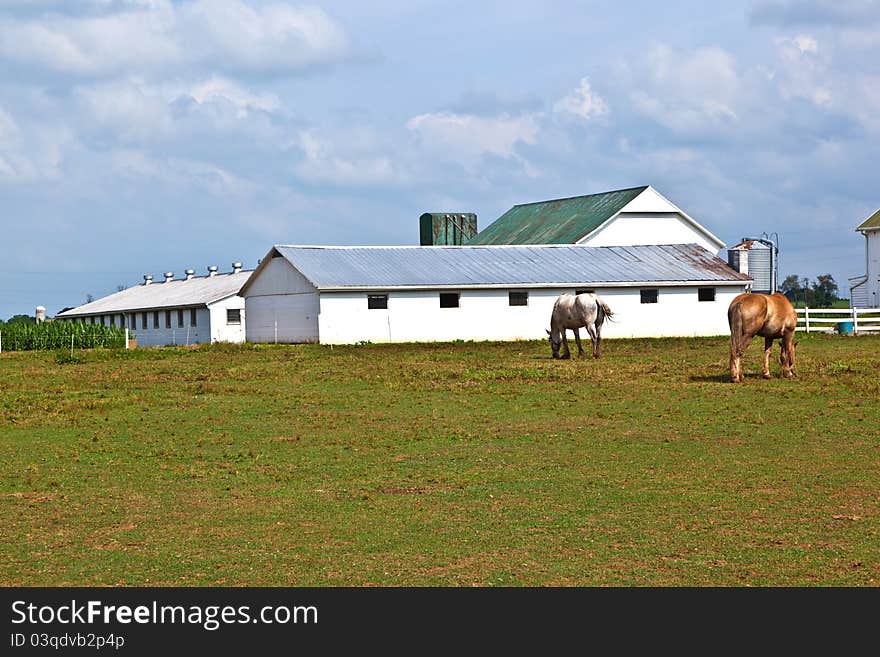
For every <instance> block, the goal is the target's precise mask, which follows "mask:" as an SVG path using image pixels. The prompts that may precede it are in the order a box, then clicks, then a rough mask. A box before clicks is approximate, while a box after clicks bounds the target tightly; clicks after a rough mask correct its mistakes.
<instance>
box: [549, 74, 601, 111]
mask: <svg viewBox="0 0 880 657" xmlns="http://www.w3.org/2000/svg"><path fill="white" fill-rule="evenodd" d="M553 111H554V112H560V113H564V114H573V115H575V116H579V117H580V118H582V119H584V120H585V121H588V120H590V119H592V118H595V117H597V116H602V115H603V114H607V113H608V103H606V102H605V99H603V98H602V97H601V96H600V95H599V94H597V93H595V92H594V91H593V90H592V89H591V88H590V80H589V78H581V83H580V86H578V87H577V88H576V89H575V90H574V91H572V92H571V93H570V94H568V95H567V96H565V97H564V98H562V99H560V100H558V101H557V102H556V104H555V105H554V106H553Z"/></svg>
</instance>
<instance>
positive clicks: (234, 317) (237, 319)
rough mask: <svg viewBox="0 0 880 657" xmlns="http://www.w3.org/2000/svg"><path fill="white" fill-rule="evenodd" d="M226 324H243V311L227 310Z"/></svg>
mask: <svg viewBox="0 0 880 657" xmlns="http://www.w3.org/2000/svg"><path fill="white" fill-rule="evenodd" d="M226 323H227V324H241V309H240V308H227V309H226Z"/></svg>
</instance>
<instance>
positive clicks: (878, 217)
mask: <svg viewBox="0 0 880 657" xmlns="http://www.w3.org/2000/svg"><path fill="white" fill-rule="evenodd" d="M878 228H880V210H877V212H875V213H874V214H872V215H871V216H870V217H868V218H867V219H865V220H864V221H863V222H862V223H861V224H860V225H859V227H858V228H856V230H876V229H878Z"/></svg>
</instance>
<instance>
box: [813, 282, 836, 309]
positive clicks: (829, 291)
mask: <svg viewBox="0 0 880 657" xmlns="http://www.w3.org/2000/svg"><path fill="white" fill-rule="evenodd" d="M812 291H813V305H815V306H816V307H817V308H830V307H831V306H833V305H834V302H835V301H837V299H838V297H837V283H835V282H834V277H833V276H832V275H831V274H822V275H821V276H817V277H816V282H815V283H813V288H812Z"/></svg>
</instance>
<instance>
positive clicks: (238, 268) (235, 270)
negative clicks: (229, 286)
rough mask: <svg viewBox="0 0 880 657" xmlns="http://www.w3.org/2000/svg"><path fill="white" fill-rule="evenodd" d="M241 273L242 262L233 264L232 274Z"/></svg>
mask: <svg viewBox="0 0 880 657" xmlns="http://www.w3.org/2000/svg"><path fill="white" fill-rule="evenodd" d="M240 271H241V263H240V262H233V263H232V273H233V274H237V273H238V272H240Z"/></svg>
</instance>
